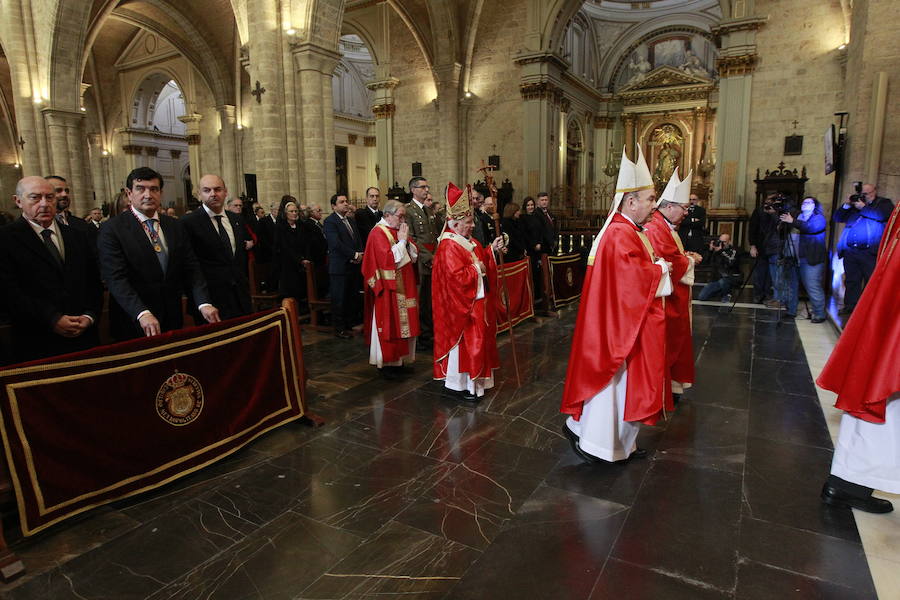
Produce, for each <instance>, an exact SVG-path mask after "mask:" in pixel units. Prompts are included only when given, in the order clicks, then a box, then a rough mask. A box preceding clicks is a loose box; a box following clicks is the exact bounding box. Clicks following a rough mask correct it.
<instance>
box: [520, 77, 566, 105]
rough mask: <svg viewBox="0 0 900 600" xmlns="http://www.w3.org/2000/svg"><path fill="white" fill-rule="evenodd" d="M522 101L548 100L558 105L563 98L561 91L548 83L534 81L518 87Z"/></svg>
mask: <svg viewBox="0 0 900 600" xmlns="http://www.w3.org/2000/svg"><path fill="white" fill-rule="evenodd" d="M519 92H520V93H521V94H522V99H523V100H549V101H550V102H552V103H554V104H559V102H560V101H561V100H562V98H563V95H562V94H563V92H562V89H561V88H560V87H559V86H557V85H556V84H553V83H551V82H549V81H534V82H527V83H522V84H520V85H519Z"/></svg>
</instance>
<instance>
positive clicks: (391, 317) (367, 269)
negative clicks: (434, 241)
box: [362, 224, 419, 363]
mask: <svg viewBox="0 0 900 600" xmlns="http://www.w3.org/2000/svg"><path fill="white" fill-rule="evenodd" d="M396 243H397V230H396V229H391V228H389V227H386V226H385V225H383V224H381V225H376V226H375V228H374V229H372V232H371V233H370V234H369V238H368V240H367V241H366V251H365V252H364V253H363V262H362V275H363V279H364V280H365V282H366V285H365V290H366V300H365V320H364V327H365V339H366V341H368V340H371V339H372V314H373V312H374V314H375V324H376V326H377V327H378V341H379V342H380V343H381V353H382V355H383V356H384V362H386V363H388V362H394V361H397V360H400V359H401V358H403V357H404V356H406V355H408V354H409V348H410V346H409V340H410V338H414V337H416V336H418V335H419V302H418V295H419V294H418V290H417V289H416V270H415V267H414V266H413V263H412V262H410V261H406V264H403V265H402V266H400V267H398V266H397V263H396V261H395V260H394V254H393V252H392V251H391V247H392V246H393V245H394V244H396ZM406 243H407V244H412V242H410V241H409V240H407V242H406Z"/></svg>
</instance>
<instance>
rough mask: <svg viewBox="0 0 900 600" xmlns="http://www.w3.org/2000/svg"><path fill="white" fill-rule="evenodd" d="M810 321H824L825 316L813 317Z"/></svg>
mask: <svg viewBox="0 0 900 600" xmlns="http://www.w3.org/2000/svg"><path fill="white" fill-rule="evenodd" d="M809 322H810V323H824V322H825V317H813V318H812V319H810V320H809Z"/></svg>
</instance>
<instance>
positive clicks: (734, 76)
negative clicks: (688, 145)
mask: <svg viewBox="0 0 900 600" xmlns="http://www.w3.org/2000/svg"><path fill="white" fill-rule="evenodd" d="M764 22H765V19H762V18H756V17H749V18H738V19H727V20H725V21H723V22H722V23H721V24H720V25H719V26H718V27H716V28H714V29H713V33H714V35H716V36H717V37H719V39H720V40H721V51H720V52H719V58H718V60H717V61H716V69H717V70H718V72H719V109H718V128H717V129H718V136H717V138H718V139H717V143H716V147H717V154H718V156H717V157H716V170H715V175H714V178H713V181H714V183H713V186H714V189H715V190H716V193H715V194H714V197H713V199H712V202H711V203H710V204H711V207H712V208H722V209H732V210H733V209H735V208H736V207H740V208H743V207H744V204H745V198H744V189H745V182H748V181H749V180H750V179H752V177H750V176H749V175H750V174H749V170H748V166H747V154H748V147H749V140H750V91H751V86H752V83H753V69H754V67H755V66H756V61H757V54H756V31H757V30H758V29H759V28H760V27H761V26H762V25H763V23H764Z"/></svg>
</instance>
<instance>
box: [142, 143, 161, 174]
mask: <svg viewBox="0 0 900 600" xmlns="http://www.w3.org/2000/svg"><path fill="white" fill-rule="evenodd" d="M144 152H145V153H146V154H147V166H148V167H150V168H151V169H153V170H154V171H159V161H158V160H157V159H156V156H157V155H158V154H159V148H158V147H157V146H144Z"/></svg>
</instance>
